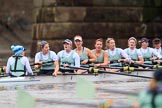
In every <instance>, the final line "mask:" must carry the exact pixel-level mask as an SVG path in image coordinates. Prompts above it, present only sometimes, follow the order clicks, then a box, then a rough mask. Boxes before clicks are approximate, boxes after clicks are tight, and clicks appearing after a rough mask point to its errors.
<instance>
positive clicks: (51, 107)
mask: <svg viewBox="0 0 162 108" xmlns="http://www.w3.org/2000/svg"><path fill="white" fill-rule="evenodd" d="M58 77H59V76H58ZM114 77H117V76H114ZM93 84H94V86H95V87H96V88H105V89H113V90H119V91H129V92H140V91H141V90H143V89H144V88H146V87H148V86H149V80H148V79H142V78H132V80H129V81H127V80H125V81H123V80H120V79H119V80H115V81H102V82H93ZM17 88H21V89H24V90H25V91H26V92H28V93H29V94H30V95H32V96H33V97H34V98H35V107H34V108H95V107H96V108H97V106H96V105H98V104H99V103H101V102H103V101H111V102H112V103H113V105H124V106H125V105H129V104H131V103H132V102H133V101H134V98H133V97H131V96H129V95H125V94H120V93H112V92H105V91H102V90H98V89H97V90H96V96H95V98H94V99H91V100H85V99H81V98H79V97H78V96H77V93H76V83H66V84H65V83H63V84H59V83H57V84H54V83H53V84H51V83H50V84H30V85H7V86H5V85H0V106H1V108H17ZM85 89H86V88H85ZM70 102H72V103H70ZM69 103H70V104H69Z"/></svg>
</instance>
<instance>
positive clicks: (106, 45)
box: [105, 38, 115, 49]
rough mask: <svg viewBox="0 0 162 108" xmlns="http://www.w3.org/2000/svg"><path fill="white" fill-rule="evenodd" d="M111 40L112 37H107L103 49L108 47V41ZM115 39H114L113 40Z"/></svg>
mask: <svg viewBox="0 0 162 108" xmlns="http://www.w3.org/2000/svg"><path fill="white" fill-rule="evenodd" d="M111 40H114V38H107V39H106V43H105V49H108V48H109V47H108V43H110V41H111ZM114 41H115V40H114Z"/></svg>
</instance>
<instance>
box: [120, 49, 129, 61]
mask: <svg viewBox="0 0 162 108" xmlns="http://www.w3.org/2000/svg"><path fill="white" fill-rule="evenodd" d="M119 51H120V55H121V56H122V57H124V59H122V61H124V62H129V60H130V59H129V56H128V54H127V53H126V52H125V51H124V50H123V49H119Z"/></svg>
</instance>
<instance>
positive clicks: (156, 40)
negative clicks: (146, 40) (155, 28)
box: [152, 38, 161, 44]
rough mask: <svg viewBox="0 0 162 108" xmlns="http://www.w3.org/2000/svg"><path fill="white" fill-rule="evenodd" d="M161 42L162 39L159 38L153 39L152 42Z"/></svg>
mask: <svg viewBox="0 0 162 108" xmlns="http://www.w3.org/2000/svg"><path fill="white" fill-rule="evenodd" d="M159 43H161V40H160V39H159V38H154V39H153V40H152V44H159Z"/></svg>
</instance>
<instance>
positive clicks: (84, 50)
mask: <svg viewBox="0 0 162 108" xmlns="http://www.w3.org/2000/svg"><path fill="white" fill-rule="evenodd" d="M74 50H75V51H76V49H74ZM79 56H80V61H81V62H82V61H83V60H87V59H88V55H87V53H86V47H83V51H82V53H81V54H80V55H79Z"/></svg>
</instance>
